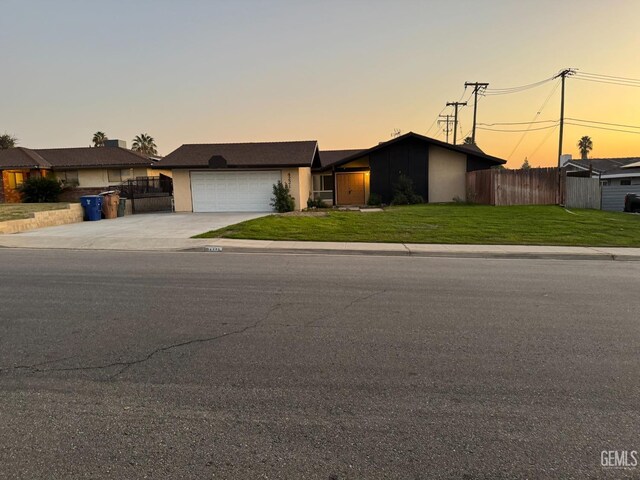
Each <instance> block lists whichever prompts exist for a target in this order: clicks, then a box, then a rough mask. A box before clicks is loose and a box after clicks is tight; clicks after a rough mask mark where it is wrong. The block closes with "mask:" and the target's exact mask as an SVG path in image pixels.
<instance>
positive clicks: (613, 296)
mask: <svg viewBox="0 0 640 480" xmlns="http://www.w3.org/2000/svg"><path fill="white" fill-rule="evenodd" d="M0 262H1V264H2V270H1V276H0V369H1V370H0V478H2V479H13V478H20V479H36V478H53V479H57V478H60V479H62V478H64V479H75V478H78V479H79V478H117V479H134V478H163V479H164V478H167V479H179V478H239V479H253V478H270V479H279V478H291V479H301V478H319V479H347V478H349V479H351V478H353V479H360V478H366V479H369V478H372V479H375V478H401V479H440V478H443V479H444V478H446V479H448V478H452V479H454V478H455V479H466V480H471V479H511V478H529V479H545V478H558V479H584V478H638V477H640V467H636V468H635V469H613V468H605V467H602V466H601V452H602V451H603V450H618V451H622V450H626V451H631V450H640V437H639V435H638V432H639V428H640V411H639V399H640V365H639V354H640V347H639V346H640V314H639V312H640V296H639V295H638V291H639V288H638V286H639V283H638V281H639V279H640V262H611V261H608V262H605V261H559V260H555V261H554V260H515V259H509V260H498V259H463V258H416V257H398V256H394V257H382V256H357V255H353V256H345V255H342V256H341V255H334V256H332V255H264V254H232V253H203V252H200V253H195V252H182V253H153V252H132V253H126V252H100V251H68V250H66V251H61V250H59V251H54V250H49V251H47V250H21V249H0Z"/></svg>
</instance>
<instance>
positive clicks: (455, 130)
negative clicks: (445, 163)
mask: <svg viewBox="0 0 640 480" xmlns="http://www.w3.org/2000/svg"><path fill="white" fill-rule="evenodd" d="M466 105H467V102H447V107H454V114H453V144H454V145H455V144H456V139H457V137H458V107H465V106H466Z"/></svg>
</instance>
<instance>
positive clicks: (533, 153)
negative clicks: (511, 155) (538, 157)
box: [529, 125, 559, 159]
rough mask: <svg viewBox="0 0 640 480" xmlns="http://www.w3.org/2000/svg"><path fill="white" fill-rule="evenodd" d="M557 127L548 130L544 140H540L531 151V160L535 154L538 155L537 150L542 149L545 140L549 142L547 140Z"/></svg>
mask: <svg viewBox="0 0 640 480" xmlns="http://www.w3.org/2000/svg"><path fill="white" fill-rule="evenodd" d="M558 126H559V125H556V126H555V127H553V129H551V130H549V132H548V133H547V134H546V135H545V136H544V138H543V139H542V141H541V142H540V143H539V144H538V146H537V147H536V148H535V149H534V150H533V152H532V153H531V155H529V157H531V158H532V159H533V157H534V156H535V154H536V153H538V150H540V148H541V147H542V145H544V144H545V143H547V140H549V138H551V135H553V132H555V131H556V128H558Z"/></svg>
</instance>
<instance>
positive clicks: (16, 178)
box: [7, 172, 24, 190]
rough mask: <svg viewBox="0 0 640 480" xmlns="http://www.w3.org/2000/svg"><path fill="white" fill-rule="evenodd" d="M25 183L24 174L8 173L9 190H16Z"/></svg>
mask: <svg viewBox="0 0 640 480" xmlns="http://www.w3.org/2000/svg"><path fill="white" fill-rule="evenodd" d="M23 183H24V173H22V172H7V188H8V190H15V189H16V188H17V187H19V186H20V185H22V184H23Z"/></svg>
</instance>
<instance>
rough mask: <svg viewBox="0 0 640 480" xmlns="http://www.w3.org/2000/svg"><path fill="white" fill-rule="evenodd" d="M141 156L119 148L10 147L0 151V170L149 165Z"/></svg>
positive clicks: (145, 158) (144, 157) (143, 156)
mask: <svg viewBox="0 0 640 480" xmlns="http://www.w3.org/2000/svg"><path fill="white" fill-rule="evenodd" d="M150 165H151V160H150V159H149V158H148V157H147V156H145V155H142V154H140V153H137V152H134V151H132V150H127V149H126V148H119V147H100V148H91V147H81V148H38V149H29V148H23V147H18V148H10V149H7V150H0V168H5V169H6V168H53V169H56V168H100V167H134V166H150Z"/></svg>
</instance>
